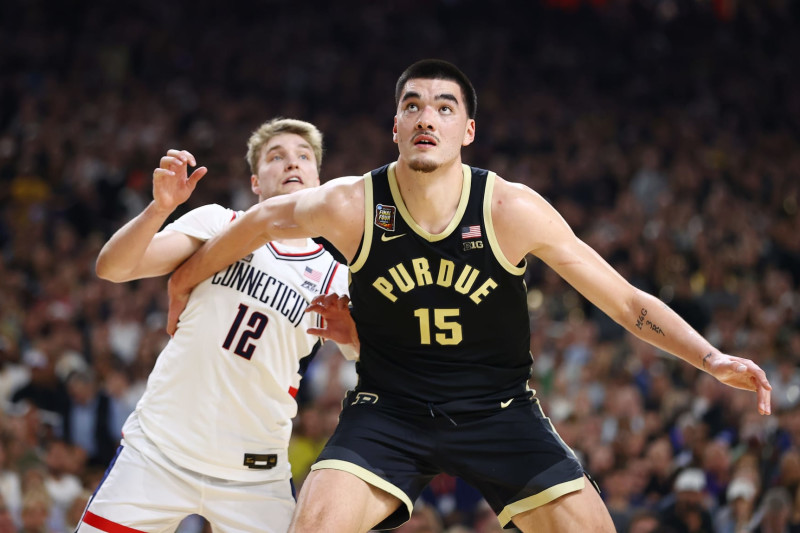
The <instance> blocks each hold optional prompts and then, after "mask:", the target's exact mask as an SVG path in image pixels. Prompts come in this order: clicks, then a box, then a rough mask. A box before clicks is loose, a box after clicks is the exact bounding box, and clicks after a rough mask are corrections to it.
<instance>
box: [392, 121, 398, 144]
mask: <svg viewBox="0 0 800 533" xmlns="http://www.w3.org/2000/svg"><path fill="white" fill-rule="evenodd" d="M392 141H394V142H395V143H396V142H397V115H395V116H394V125H393V126H392Z"/></svg>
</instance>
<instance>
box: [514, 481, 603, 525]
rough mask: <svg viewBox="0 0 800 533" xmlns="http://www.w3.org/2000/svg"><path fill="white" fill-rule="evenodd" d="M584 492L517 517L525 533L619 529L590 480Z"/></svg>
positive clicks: (515, 523)
mask: <svg viewBox="0 0 800 533" xmlns="http://www.w3.org/2000/svg"><path fill="white" fill-rule="evenodd" d="M585 481H586V482H585V483H584V486H583V488H582V489H581V490H579V491H575V492H570V493H568V494H565V495H564V496H562V497H560V498H558V499H555V500H552V501H550V502H549V503H547V504H545V505H541V506H539V507H536V508H534V509H529V510H527V511H524V512H522V513H519V514H517V515H515V516H514V517H513V519H512V520H513V522H514V525H515V526H517V527H518V528H519V529H520V531H523V532H524V533H530V532H533V531H591V532H592V533H614V532H615V531H616V527H615V526H614V522H613V521H612V520H611V515H610V514H609V512H608V509H607V508H606V505H605V503H603V500H602V499H601V498H600V494H599V493H598V492H597V490H595V488H594V486H593V484H592V483H591V482H590V481H589V480H588V479H586V480H585Z"/></svg>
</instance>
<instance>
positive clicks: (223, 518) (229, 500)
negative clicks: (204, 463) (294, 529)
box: [202, 478, 295, 533]
mask: <svg viewBox="0 0 800 533" xmlns="http://www.w3.org/2000/svg"><path fill="white" fill-rule="evenodd" d="M207 479H208V483H207V485H206V490H205V491H204V495H203V500H202V506H203V516H204V517H205V518H206V519H207V520H208V521H209V523H210V524H211V527H212V529H213V531H214V532H215V533H251V532H253V531H261V532H264V533H285V532H286V530H287V529H288V528H289V522H290V521H291V519H292V513H293V512H294V509H295V499H294V491H293V489H292V483H291V481H290V480H288V479H285V480H276V481H265V482H260V483H243V482H238V481H226V480H223V479H214V478H207Z"/></svg>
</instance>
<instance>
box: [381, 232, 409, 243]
mask: <svg viewBox="0 0 800 533" xmlns="http://www.w3.org/2000/svg"><path fill="white" fill-rule="evenodd" d="M404 235H405V233H401V234H400V235H392V236H391V237H389V236H388V235H387V234H385V233H381V240H382V241H383V242H389V241H391V240H393V239H399V238H400V237H402V236H404Z"/></svg>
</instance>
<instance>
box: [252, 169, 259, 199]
mask: <svg viewBox="0 0 800 533" xmlns="http://www.w3.org/2000/svg"><path fill="white" fill-rule="evenodd" d="M250 190H251V191H253V193H254V194H257V195H258V196H261V184H260V183H259V182H258V176H256V175H255V174H253V175H252V176H250Z"/></svg>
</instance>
